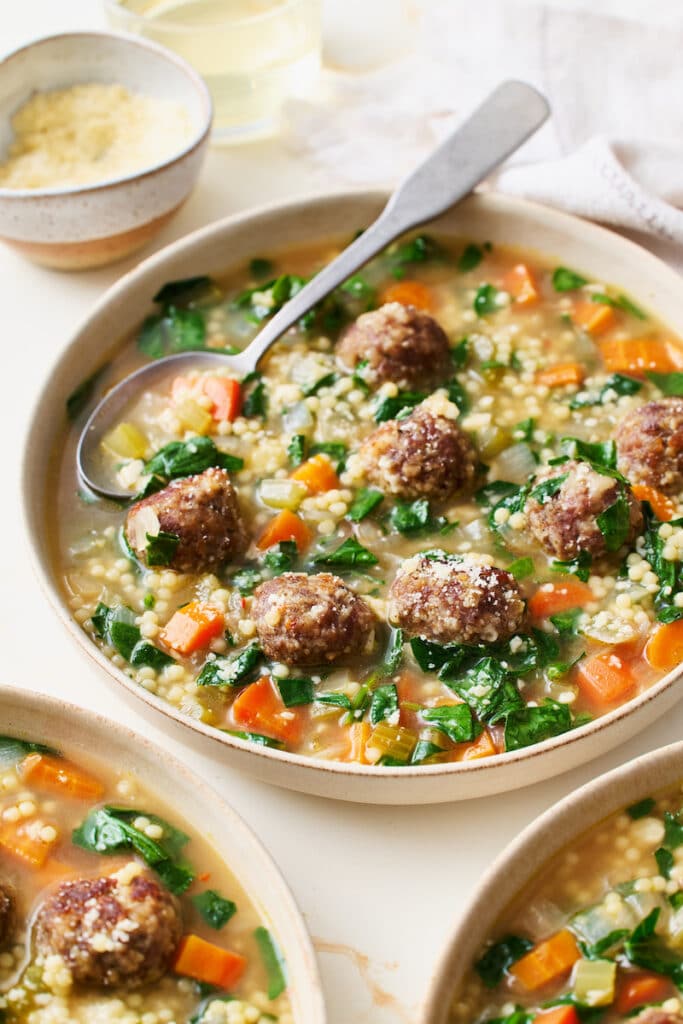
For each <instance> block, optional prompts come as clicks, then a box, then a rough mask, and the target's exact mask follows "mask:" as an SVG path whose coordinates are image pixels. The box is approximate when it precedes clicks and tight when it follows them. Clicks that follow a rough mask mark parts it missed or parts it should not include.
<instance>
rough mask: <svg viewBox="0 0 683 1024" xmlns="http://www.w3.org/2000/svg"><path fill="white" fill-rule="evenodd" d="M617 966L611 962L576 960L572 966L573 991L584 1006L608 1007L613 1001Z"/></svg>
mask: <svg viewBox="0 0 683 1024" xmlns="http://www.w3.org/2000/svg"><path fill="white" fill-rule="evenodd" d="M616 976H617V965H616V964H615V963H613V962H612V961H611V960H578V961H577V962H576V964H575V965H574V974H573V990H574V996H575V997H576V1001H577V1002H578V1003H582V1004H583V1005H584V1006H609V1004H610V1003H611V1002H612V1001H613V1000H614V983H615V979H616Z"/></svg>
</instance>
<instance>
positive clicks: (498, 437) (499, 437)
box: [478, 425, 511, 479]
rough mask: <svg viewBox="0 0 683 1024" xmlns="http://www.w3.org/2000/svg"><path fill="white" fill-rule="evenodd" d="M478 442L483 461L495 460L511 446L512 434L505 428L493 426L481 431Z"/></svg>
mask: <svg viewBox="0 0 683 1024" xmlns="http://www.w3.org/2000/svg"><path fill="white" fill-rule="evenodd" d="M478 441H479V452H480V454H481V457H482V459H495V457H496V455H500V453H501V452H502V451H503V449H505V448H507V447H508V445H509V444H510V441H511V434H510V431H509V430H507V429H505V428H504V427H498V426H495V425H492V426H490V427H483V428H482V429H481V430H480V431H479V435H478ZM505 479H507V477H505Z"/></svg>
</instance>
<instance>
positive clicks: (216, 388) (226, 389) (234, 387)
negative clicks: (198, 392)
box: [202, 377, 242, 422]
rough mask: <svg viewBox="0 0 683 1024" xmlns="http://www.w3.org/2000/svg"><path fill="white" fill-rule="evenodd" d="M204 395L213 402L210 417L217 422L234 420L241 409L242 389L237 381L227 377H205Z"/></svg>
mask: <svg viewBox="0 0 683 1024" xmlns="http://www.w3.org/2000/svg"><path fill="white" fill-rule="evenodd" d="M202 390H203V391H204V394H205V395H207V396H208V397H209V398H210V399H211V401H212V402H213V409H212V410H211V415H212V416H213V418H214V419H215V420H217V421H219V422H221V421H224V420H230V421H232V420H236V419H237V417H238V416H239V414H240V409H241V407H242V389H241V388H240V384H239V381H236V380H232V379H230V378H228V377H205V378H204V383H203V385H202Z"/></svg>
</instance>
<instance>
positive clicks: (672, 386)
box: [647, 370, 683, 397]
mask: <svg viewBox="0 0 683 1024" xmlns="http://www.w3.org/2000/svg"><path fill="white" fill-rule="evenodd" d="M647 376H648V377H649V378H650V380H651V381H652V383H653V384H656V385H657V387H658V388H659V390H660V391H661V392H663V394H665V395H672V396H676V397H677V396H680V395H683V373H680V372H674V373H654V371H650V370H648V371H647Z"/></svg>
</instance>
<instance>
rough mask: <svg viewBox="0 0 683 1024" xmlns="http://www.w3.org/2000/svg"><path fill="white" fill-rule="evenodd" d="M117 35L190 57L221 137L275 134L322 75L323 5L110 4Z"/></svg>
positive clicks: (140, 0)
mask: <svg viewBox="0 0 683 1024" xmlns="http://www.w3.org/2000/svg"><path fill="white" fill-rule="evenodd" d="M104 5H105V9H106V12H107V16H108V19H109V23H110V24H111V26H112V27H113V28H116V29H119V30H122V31H125V32H136V33H138V34H139V35H143V36H145V37H146V38H148V39H152V40H154V41H155V42H157V43H161V45H162V46H167V47H168V48H169V49H171V50H175V52H176V53H178V54H180V55H181V56H182V57H184V58H185V59H186V60H187V61H189V63H190V64H192V65H193V66H194V67H195V68H196V69H197V71H199V73H200V74H201V75H202V76H203V78H204V80H205V81H206V83H207V85H208V86H209V89H210V90H211V94H212V96H213V102H214V138H215V139H216V140H217V141H226V142H231V141H238V140H241V139H248V138H249V139H250V138H254V137H257V136H260V135H267V134H270V133H271V132H272V131H274V130H275V129H276V128H277V124H278V117H279V112H280V108H281V106H282V103H283V101H284V100H285V99H287V98H288V97H290V96H300V95H305V94H306V92H307V91H310V89H311V87H312V86H313V85H314V83H315V80H316V78H317V76H318V73H319V70H320V49H321V27H320V25H321V10H320V9H321V0H104Z"/></svg>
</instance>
